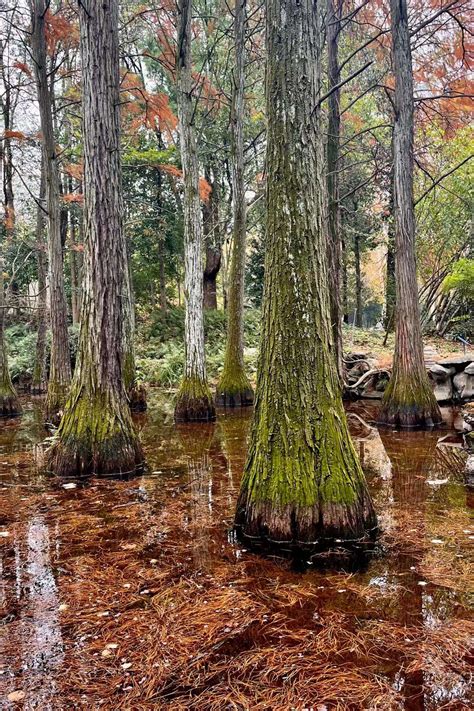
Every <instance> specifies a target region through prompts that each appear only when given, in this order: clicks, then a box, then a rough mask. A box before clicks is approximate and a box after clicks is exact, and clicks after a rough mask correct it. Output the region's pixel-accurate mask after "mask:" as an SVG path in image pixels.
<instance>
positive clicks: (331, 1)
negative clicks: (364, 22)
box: [326, 0, 343, 382]
mask: <svg viewBox="0 0 474 711" xmlns="http://www.w3.org/2000/svg"><path fill="white" fill-rule="evenodd" d="M342 5H343V0H327V14H326V22H327V30H326V32H327V45H328V80H329V81H328V89H329V90H331V89H332V88H334V87H336V86H337V85H338V84H339V82H340V80H341V72H340V69H339V35H340V33H341V16H342ZM340 94H341V92H340V89H337V90H336V91H334V92H333V93H332V94H331V96H330V97H329V100H328V139H327V173H328V177H327V187H328V231H329V239H328V259H329V277H330V279H331V289H330V304H331V322H332V330H333V337H334V349H335V353H336V362H337V369H338V372H339V375H340V377H341V382H342V377H343V367H342V299H341V276H342V240H341V211H340V207H339V168H340V164H339V145H340V133H341V115H340V98H341V97H340Z"/></svg>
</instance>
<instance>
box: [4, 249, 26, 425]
mask: <svg viewBox="0 0 474 711" xmlns="http://www.w3.org/2000/svg"><path fill="white" fill-rule="evenodd" d="M4 269H5V265H4V261H3V257H1V256H0V416H3V417H10V416H13V415H19V414H20V413H21V407H20V403H19V401H18V397H17V394H16V392H15V388H14V387H13V384H12V381H11V377H10V371H9V369H8V356H7V346H6V343H5V316H6V310H7V305H6V301H5V285H4Z"/></svg>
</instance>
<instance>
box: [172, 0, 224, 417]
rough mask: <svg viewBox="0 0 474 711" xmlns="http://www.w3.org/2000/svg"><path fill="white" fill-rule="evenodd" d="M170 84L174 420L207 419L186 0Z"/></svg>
mask: <svg viewBox="0 0 474 711" xmlns="http://www.w3.org/2000/svg"><path fill="white" fill-rule="evenodd" d="M176 83H177V104H178V119H179V138H180V148H181V163H182V166H183V174H184V293H185V299H186V315H185V327H184V345H185V360H186V362H185V371H184V377H183V380H182V382H181V386H180V389H179V393H178V399H177V402H176V407H175V419H176V420H178V421H180V420H185V421H193V420H196V421H199V420H212V419H214V418H215V416H216V413H215V408H214V403H213V400H212V395H211V391H210V389H209V386H208V384H207V377H206V362H205V353H204V318H203V267H202V218H201V205H200V199H199V163H198V156H197V148H196V136H195V131H194V125H193V115H194V111H193V97H192V76H191V0H179V2H178V47H177V55H176Z"/></svg>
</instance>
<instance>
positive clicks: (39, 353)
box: [31, 168, 48, 395]
mask: <svg viewBox="0 0 474 711" xmlns="http://www.w3.org/2000/svg"><path fill="white" fill-rule="evenodd" d="M45 193H46V180H45V175H44V168H43V169H42V170H41V184H40V195H39V205H38V207H37V208H36V263H37V266H38V313H37V319H36V328H37V332H36V351H35V364H34V366H33V378H32V382H31V392H32V393H33V395H39V394H41V393H44V392H46V389H47V387H48V378H47V374H46V333H47V330H48V321H47V319H48V307H47V298H46V274H47V270H48V262H47V259H46V251H45V248H46V244H45V239H44V232H45V223H46V213H45V211H44V200H45Z"/></svg>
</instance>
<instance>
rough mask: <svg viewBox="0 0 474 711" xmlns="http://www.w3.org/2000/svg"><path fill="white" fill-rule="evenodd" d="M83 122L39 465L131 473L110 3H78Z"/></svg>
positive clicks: (114, 15)
mask: <svg viewBox="0 0 474 711" xmlns="http://www.w3.org/2000/svg"><path fill="white" fill-rule="evenodd" d="M79 18H80V26H81V55H82V68H83V69H82V71H83V116H84V119H83V122H84V187H85V205H84V228H85V258H84V289H83V303H82V314H81V328H80V334H79V347H78V355H77V363H76V369H75V372H74V380H73V383H72V386H71V392H70V395H69V398H68V400H67V403H66V407H65V412H64V416H63V418H62V420H61V424H60V426H59V429H58V432H57V437H56V440H55V442H54V443H53V446H52V447H51V449H50V450H49V453H48V456H47V466H48V467H49V469H50V470H51V471H53V472H54V473H55V474H58V475H64V474H69V475H74V474H76V475H77V474H91V473H93V474H105V475H107V474H116V473H129V472H134V471H135V470H136V468H137V467H138V466H140V465H142V464H143V453H142V450H141V447H140V443H139V439H138V434H137V432H136V431H135V429H134V426H133V422H132V419H131V415H130V408H129V406H128V400H127V393H126V391H125V387H124V381H123V357H124V323H123V321H124V318H123V316H124V314H123V306H122V301H123V295H124V293H125V291H126V289H127V252H126V245H125V238H124V232H123V203H122V174H121V162H120V116H119V106H120V97H119V83H120V76H119V42H118V0H102V2H100V3H97V2H95V0H82V2H81V3H80V5H79Z"/></svg>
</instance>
